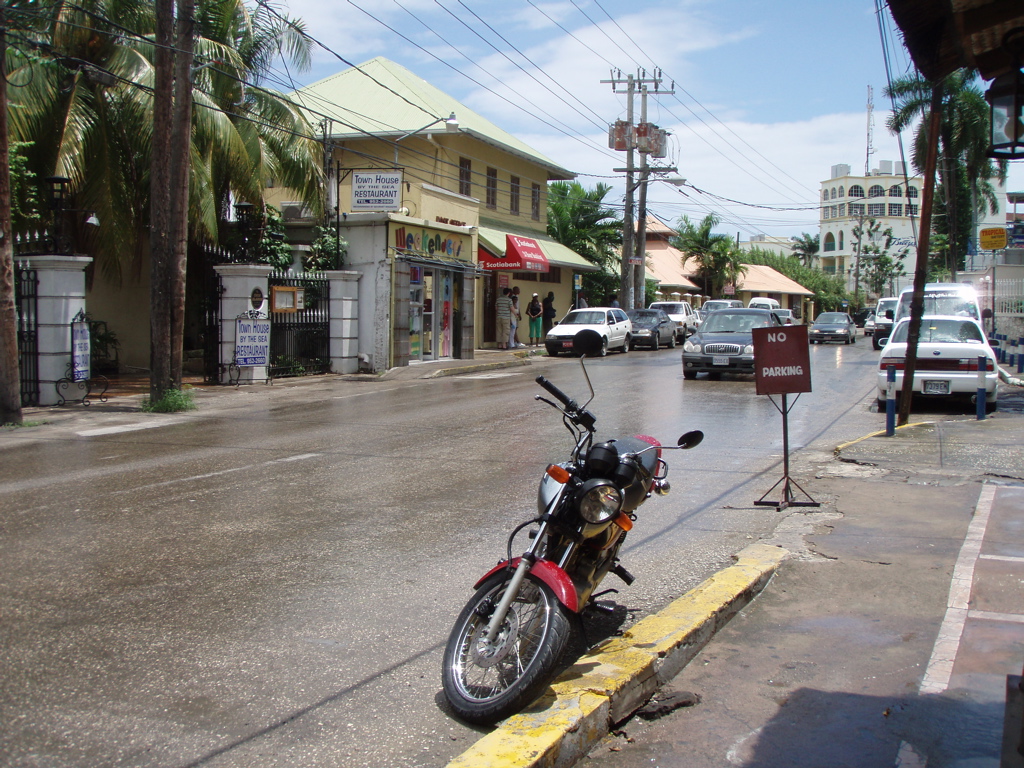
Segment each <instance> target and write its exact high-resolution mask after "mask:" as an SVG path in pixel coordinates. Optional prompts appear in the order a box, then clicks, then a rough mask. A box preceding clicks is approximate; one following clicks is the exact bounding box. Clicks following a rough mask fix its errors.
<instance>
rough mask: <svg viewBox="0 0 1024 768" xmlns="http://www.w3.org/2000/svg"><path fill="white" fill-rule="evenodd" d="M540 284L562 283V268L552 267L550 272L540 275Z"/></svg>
mask: <svg viewBox="0 0 1024 768" xmlns="http://www.w3.org/2000/svg"><path fill="white" fill-rule="evenodd" d="M540 282H542V283H560V282H562V268H561V267H551V271H550V272H541V273H540Z"/></svg>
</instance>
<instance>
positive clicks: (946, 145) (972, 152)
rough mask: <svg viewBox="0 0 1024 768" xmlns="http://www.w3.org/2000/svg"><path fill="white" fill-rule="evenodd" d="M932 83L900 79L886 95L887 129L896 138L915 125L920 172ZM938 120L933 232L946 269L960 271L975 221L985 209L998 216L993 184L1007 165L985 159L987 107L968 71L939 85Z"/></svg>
mask: <svg viewBox="0 0 1024 768" xmlns="http://www.w3.org/2000/svg"><path fill="white" fill-rule="evenodd" d="M932 85H933V84H932V83H931V82H929V81H928V80H925V79H924V78H923V77H921V76H920V75H916V74H915V75H909V76H906V77H902V78H898V79H897V80H895V81H893V83H892V84H891V85H890V86H889V87H888V88H887V89H886V95H887V96H891V97H894V98H895V99H896V109H895V110H894V111H893V114H892V115H891V116H890V117H889V120H888V121H887V125H888V127H889V129H890V130H891V131H892V132H894V133H899V132H901V131H903V130H904V129H906V128H908V127H910V126H911V125H912V124H913V123H914V122H915V121H919V122H918V126H917V130H916V133H915V136H914V149H913V155H912V158H913V163H914V167H915V168H916V169H917V170H918V172H919V173H920V172H922V171H923V169H924V167H925V158H926V156H927V149H928V121H927V120H926V119H923V118H925V117H927V115H928V113H929V111H930V105H931V93H932ZM940 85H941V91H942V114H941V120H940V124H939V136H938V141H939V155H940V157H941V161H940V163H939V167H938V177H939V185H938V188H937V189H936V212H937V213H939V214H942V215H938V216H936V217H935V222H936V224H935V226H934V227H933V228H934V229H935V230H936V231H937V232H940V233H945V234H948V235H949V242H950V255H951V261H952V263H951V264H949V265H948V266H949V268H950V269H954V270H955V269H961V268H962V267H963V258H964V255H965V254H966V253H967V244H968V241H969V240H970V239H971V237H972V236H973V222H974V220H975V216H976V215H977V214H979V213H982V212H983V211H984V210H985V208H986V207H987V208H988V209H989V210H990V211H991V212H992V213H996V212H997V211H998V199H997V195H996V191H995V187H994V186H993V184H992V181H993V180H994V179H996V180H999V181H1000V182H1002V183H1005V181H1006V174H1007V168H1008V165H1007V163H1006V161H1000V162H998V163H994V162H993V161H992V160H991V159H990V158H989V157H988V156H987V153H988V146H989V126H990V117H989V106H988V104H987V103H986V101H985V97H984V95H983V94H982V92H981V88H980V87H979V85H978V80H977V76H976V75H975V73H974V72H973V71H971V70H967V69H960V70H957V71H956V72H953V73H952V74H950V75H949V76H947V77H945V78H944V79H943V80H942V82H941V84H940Z"/></svg>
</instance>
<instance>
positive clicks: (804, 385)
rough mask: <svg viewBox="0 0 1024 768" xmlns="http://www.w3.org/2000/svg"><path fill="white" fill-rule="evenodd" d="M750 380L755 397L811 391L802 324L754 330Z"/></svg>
mask: <svg viewBox="0 0 1024 768" xmlns="http://www.w3.org/2000/svg"><path fill="white" fill-rule="evenodd" d="M753 337H754V379H755V381H756V383H757V394H759V395H784V394H787V393H791V392H810V391H811V355H810V352H809V351H808V350H809V346H808V344H807V326H806V325H785V326H776V327H773V328H754V329H753Z"/></svg>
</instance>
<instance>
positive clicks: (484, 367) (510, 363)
mask: <svg viewBox="0 0 1024 768" xmlns="http://www.w3.org/2000/svg"><path fill="white" fill-rule="evenodd" d="M530 364H531V363H530V361H529V360H527V359H525V358H517V359H515V360H500V361H496V362H493V363H479V364H477V365H461V366H458V367H456V368H439V369H438V370H436V371H434V372H432V373H429V374H427V375H426V376H424V377H423V378H425V379H437V378H440V377H441V376H458V375H460V374H463V373H479V372H480V371H493V370H497V369H499V368H517V367H519V366H521V365H530Z"/></svg>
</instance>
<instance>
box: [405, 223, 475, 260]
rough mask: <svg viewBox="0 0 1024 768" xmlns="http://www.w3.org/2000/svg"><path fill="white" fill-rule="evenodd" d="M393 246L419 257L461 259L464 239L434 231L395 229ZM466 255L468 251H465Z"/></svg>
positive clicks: (459, 236)
mask: <svg viewBox="0 0 1024 768" xmlns="http://www.w3.org/2000/svg"><path fill="white" fill-rule="evenodd" d="M394 233H395V237H394V241H393V242H394V244H395V248H397V249H398V250H400V251H412V252H413V253H417V254H419V255H421V256H448V257H450V258H453V259H461V258H462V249H463V245H464V243H465V239H464V238H463V237H462V236H461V235H453V234H451V233H450V232H441V231H439V230H436V229H426V228H423V229H413V228H412V227H395V229H394ZM467 253H468V249H467Z"/></svg>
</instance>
